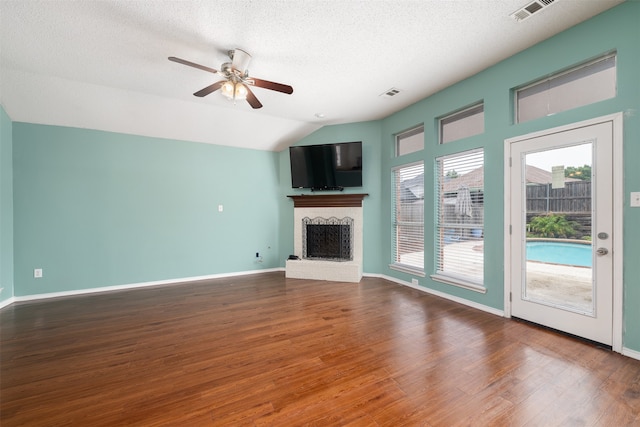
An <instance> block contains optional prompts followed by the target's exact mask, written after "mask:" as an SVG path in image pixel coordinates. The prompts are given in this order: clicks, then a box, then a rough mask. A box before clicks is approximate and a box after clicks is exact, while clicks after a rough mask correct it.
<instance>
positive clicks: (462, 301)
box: [365, 274, 504, 317]
mask: <svg viewBox="0 0 640 427" xmlns="http://www.w3.org/2000/svg"><path fill="white" fill-rule="evenodd" d="M365 276H368V277H381V278H383V279H385V280H389V281H390V282H394V283H398V284H399V285H402V286H407V287H409V288H412V289H416V290H418V291H421V292H425V293H427V294H431V295H435V296H438V297H441V298H444V299H448V300H450V301H454V302H457V303H460V304H463V305H466V306H468V307H472V308H475V309H478V310H482V311H485V312H487V313H491V314H495V315H496V316H500V317H504V310H498V309H497V308H493V307H489V306H488V305H484V304H480V303H477V302H474V301H470V300H468V299H464V298H460V297H456V296H454V295H449V294H447V293H444V292H440V291H436V290H435V289H430V288H426V287H424V286H416V285H413V284H411V283H409V282H405V281H404V280H400V279H396V278H395V277H391V276H386V275H384V274H365Z"/></svg>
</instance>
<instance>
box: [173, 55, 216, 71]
mask: <svg viewBox="0 0 640 427" xmlns="http://www.w3.org/2000/svg"><path fill="white" fill-rule="evenodd" d="M169 61H173V62H177V63H178V64H182V65H188V66H189V67H193V68H197V69H199V70H203V71H208V72H210V73H213V74H218V70H214V69H213V68H209V67H205V66H204V65H200V64H196V63H195V62H191V61H187V60H184V59H180V58H176V57H175V56H170V57H169Z"/></svg>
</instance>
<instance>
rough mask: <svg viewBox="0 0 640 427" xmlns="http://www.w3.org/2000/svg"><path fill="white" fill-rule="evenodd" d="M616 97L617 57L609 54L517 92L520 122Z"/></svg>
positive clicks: (517, 118)
mask: <svg viewBox="0 0 640 427" xmlns="http://www.w3.org/2000/svg"><path fill="white" fill-rule="evenodd" d="M615 96H616V56H615V54H612V55H607V56H605V57H602V58H599V59H597V60H595V61H591V62H589V63H586V64H582V65H580V66H578V67H575V68H572V69H570V70H568V71H564V72H562V73H557V74H555V75H553V76H551V77H548V78H545V79H542V80H539V81H537V82H535V83H533V84H530V85H527V86H525V87H523V88H520V89H517V90H516V91H515V104H516V108H515V110H516V118H515V120H516V122H517V123H521V122H526V121H529V120H533V119H537V118H540V117H545V116H549V115H552V114H555V113H559V112H561V111H566V110H570V109H572V108H576V107H581V106H583V105H589V104H593V103H594V102H598V101H603V100H605V99H609V98H614V97H615Z"/></svg>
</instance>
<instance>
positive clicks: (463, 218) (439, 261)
mask: <svg viewBox="0 0 640 427" xmlns="http://www.w3.org/2000/svg"><path fill="white" fill-rule="evenodd" d="M435 163H436V164H435V175H436V177H435V185H436V188H435V201H434V202H435V206H436V219H435V239H434V266H435V268H434V269H435V273H434V274H432V275H431V278H432V279H433V280H435V281H438V282H443V283H447V284H451V285H455V286H459V287H462V288H466V289H470V290H473V291H476V292H481V293H485V292H486V288H485V286H484V253H483V252H482V251H481V250H477V249H478V248H482V246H484V150H483V149H482V148H479V149H472V150H467V151H463V152H458V153H454V154H449V155H445V156H440V157H437V158H436V159H435ZM445 163H447V164H448V165H446V166H443V165H445ZM449 168H451V169H449ZM454 170H455V172H456V174H459V175H457V177H456V178H453V179H452V178H450V176H451V175H450V174H451V172H453V171H454ZM458 180H459V181H458ZM463 188H466V189H467V190H469V199H468V202H467V203H458V200H457V199H458V197H460V195H459V191H460V190H461V189H463ZM453 192H455V193H456V196H455V197H456V200H455V201H452V200H451V199H452V197H447V196H451V193H453ZM474 194H475V195H474ZM481 195H482V203H480V202H479V198H480V196H481ZM474 198H476V201H475V202H473V199H474ZM459 210H461V211H460V212H458V211H459ZM478 230H479V231H480V233H478ZM447 260H448V262H447ZM478 270H479V272H478Z"/></svg>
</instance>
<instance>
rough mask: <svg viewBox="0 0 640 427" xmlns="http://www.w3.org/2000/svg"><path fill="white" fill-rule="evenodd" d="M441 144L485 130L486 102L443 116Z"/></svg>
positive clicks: (441, 121) (441, 120)
mask: <svg viewBox="0 0 640 427" xmlns="http://www.w3.org/2000/svg"><path fill="white" fill-rule="evenodd" d="M439 122H440V144H446V143H447V142H451V141H455V140H457V139H462V138H466V137H468V136H473V135H479V134H481V133H483V132H484V104H483V103H480V104H477V105H474V106H473V107H469V108H465V109H464V110H462V111H458V112H456V113H453V114H450V115H448V116H446V117H442V118H441V119H440V120H439Z"/></svg>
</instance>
